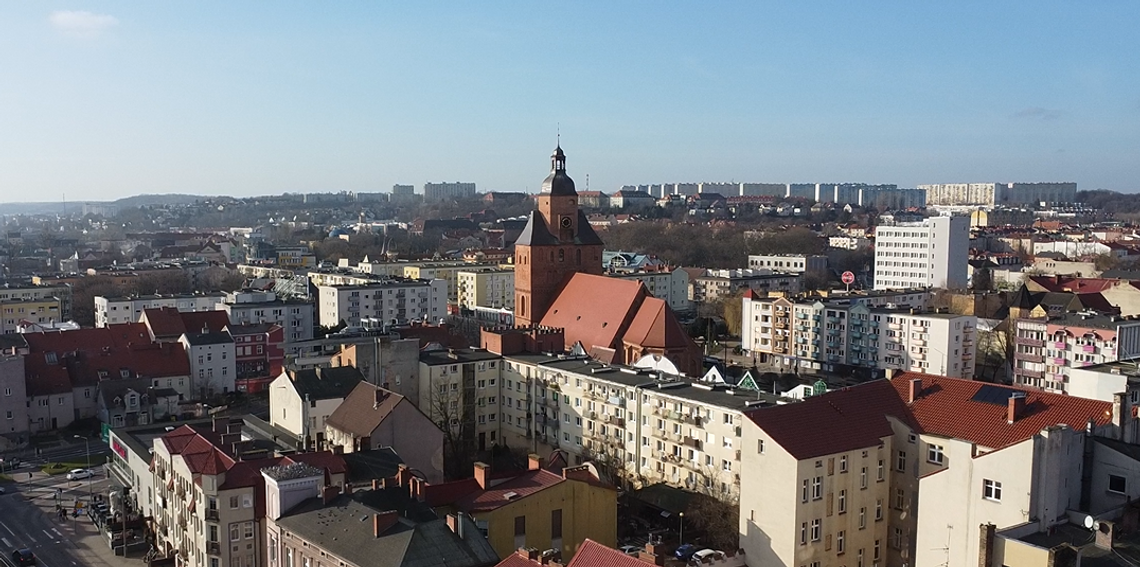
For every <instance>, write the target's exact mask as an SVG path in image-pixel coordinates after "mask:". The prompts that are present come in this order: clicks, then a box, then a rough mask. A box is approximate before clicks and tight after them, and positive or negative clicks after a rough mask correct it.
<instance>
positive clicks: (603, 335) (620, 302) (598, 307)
mask: <svg viewBox="0 0 1140 567" xmlns="http://www.w3.org/2000/svg"><path fill="white" fill-rule="evenodd" d="M648 295H649V292H647V291H646V290H645V286H644V285H642V283H641V282H640V281H637V280H625V279H619V278H608V277H605V276H595V275H591V274H582V273H576V274H573V275H572V276H571V277H570V279H569V280H568V281H567V282H566V284H565V285H564V286H563V287H562V290H561V291H560V292H559V293H558V295H557V296H556V297H555V299H554V302H553V303H552V304H551V305H550V308H548V309H547V310H546V314H545V315H543V316H542V325H544V326H547V327H554V328H560V329H564V332H565V336H566V344H574V343H576V342H580V343H582V345H583V347H585V348H586V350H587V351H588V350H590V349H591V348H593V347H595V346H598V347H605V348H613V347H616V346H618V345H617V342H618V341H617V339H618V337H621V336H622V335H623V334H624V333H625V330H626V329H627V328H628V327H629V323H630V321H632V318H633V315H634V314H635V313H636V310H637V309H638V308H639V307H640V306H641V303H642V302H643V301H644V300H645V298H646V297H647V296H648Z"/></svg>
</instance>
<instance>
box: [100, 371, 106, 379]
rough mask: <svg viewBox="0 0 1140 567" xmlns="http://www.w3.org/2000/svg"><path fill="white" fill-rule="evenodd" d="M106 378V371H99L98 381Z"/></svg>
mask: <svg viewBox="0 0 1140 567" xmlns="http://www.w3.org/2000/svg"><path fill="white" fill-rule="evenodd" d="M106 377H107V371H106V370H100V371H99V379H100V380H102V379H104V378H106Z"/></svg>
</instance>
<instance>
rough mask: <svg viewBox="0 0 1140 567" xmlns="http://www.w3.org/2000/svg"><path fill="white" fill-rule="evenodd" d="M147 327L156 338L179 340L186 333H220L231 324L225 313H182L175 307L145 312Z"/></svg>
mask: <svg viewBox="0 0 1140 567" xmlns="http://www.w3.org/2000/svg"><path fill="white" fill-rule="evenodd" d="M143 317H144V320H145V321H146V325H147V327H148V328H149V329H150V332H151V334H152V335H154V337H155V338H160V337H161V338H177V337H180V336H182V335H183V334H186V333H201V332H202V329H209V331H208V332H215V333H216V332H218V331H221V330H222V329H224V328H226V326H227V325H229V324H230V319H229V315H227V314H226V312H225V311H193V312H181V311H179V310H178V309H176V308H174V307H152V308H150V309H145V310H143Z"/></svg>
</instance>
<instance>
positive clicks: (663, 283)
mask: <svg viewBox="0 0 1140 567" xmlns="http://www.w3.org/2000/svg"><path fill="white" fill-rule="evenodd" d="M606 275H607V276H610V277H614V278H621V279H626V280H637V281H640V282H641V283H642V284H643V285H645V288H646V289H648V290H649V293H651V294H653V297H656V298H658V299H664V300H665V301H666V303H668V304H669V307H672V308H673V311H677V312H685V311H689V310H690V309H692V307H693V302H692V300H690V299H689V273H688V272H686V271H685V269H684V268H674V269H672V270H669V269H668V268H666V267H665V266H661V267H659V268H658V267H654V268H650V269H643V270H635V271H634V270H623V271H613V272H609V273H607V274H606Z"/></svg>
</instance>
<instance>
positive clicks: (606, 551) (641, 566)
mask: <svg viewBox="0 0 1140 567" xmlns="http://www.w3.org/2000/svg"><path fill="white" fill-rule="evenodd" d="M646 565H652V563H647V562H645V561H642V560H640V559H638V558H636V557H633V556H631V555H626V554H624V553H622V552H620V551H618V550H616V549H614V548H612V547H606V546H604V545H602V544H600V543H598V542H596V541H594V540H592V539H589V538H586V541H584V542H582V545H581V546H579V547H578V552H577V553H575V554H574V558H573V559H571V560H570V563H567V564H566V567H645V566H646Z"/></svg>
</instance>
